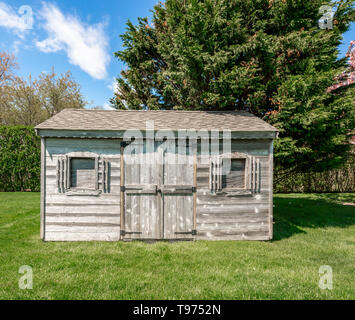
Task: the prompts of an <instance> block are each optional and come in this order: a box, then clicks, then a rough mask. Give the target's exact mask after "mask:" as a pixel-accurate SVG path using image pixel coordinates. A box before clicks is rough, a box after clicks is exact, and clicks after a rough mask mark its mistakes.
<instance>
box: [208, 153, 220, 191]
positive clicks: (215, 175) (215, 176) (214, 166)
mask: <svg viewBox="0 0 355 320" xmlns="http://www.w3.org/2000/svg"><path fill="white" fill-rule="evenodd" d="M222 168H223V161H222V158H221V157H218V156H217V157H214V158H212V159H211V161H210V177H209V185H210V190H211V192H218V191H221V190H222Z"/></svg>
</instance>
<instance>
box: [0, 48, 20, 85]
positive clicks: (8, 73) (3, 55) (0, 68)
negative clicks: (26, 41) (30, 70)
mask: <svg viewBox="0 0 355 320" xmlns="http://www.w3.org/2000/svg"><path fill="white" fill-rule="evenodd" d="M16 67H17V62H16V59H15V56H14V55H13V54H10V53H7V52H0V88H1V87H2V86H4V85H5V84H6V83H7V82H8V81H10V80H12V79H13V76H14V69H15V68H16Z"/></svg>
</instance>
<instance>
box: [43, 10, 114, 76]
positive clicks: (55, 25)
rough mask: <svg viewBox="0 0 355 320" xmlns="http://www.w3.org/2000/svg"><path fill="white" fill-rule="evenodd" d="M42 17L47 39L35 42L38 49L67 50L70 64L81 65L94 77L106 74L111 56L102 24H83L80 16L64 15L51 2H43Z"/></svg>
mask: <svg viewBox="0 0 355 320" xmlns="http://www.w3.org/2000/svg"><path fill="white" fill-rule="evenodd" d="M41 17H42V18H43V19H44V20H45V23H44V29H45V30H46V31H47V33H48V38H47V39H45V40H43V41H37V42H36V46H37V47H38V48H39V50H41V51H43V52H57V51H60V50H64V51H65V52H66V54H67V55H68V58H69V62H70V63H71V64H73V65H76V66H79V67H80V68H81V69H82V70H84V71H85V72H87V73H88V74H89V75H91V76H92V77H94V78H95V79H104V78H105V77H106V76H107V67H108V64H109V62H110V56H109V54H108V53H107V49H108V40H107V36H106V34H105V32H104V24H103V23H99V24H96V25H87V24H84V23H82V22H81V21H80V20H79V19H78V18H77V17H74V16H68V15H67V16H65V15H64V14H63V13H62V12H61V11H60V10H59V9H58V8H57V7H56V6H54V5H52V4H43V8H42V10H41Z"/></svg>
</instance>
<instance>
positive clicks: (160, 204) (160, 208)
mask: <svg viewBox="0 0 355 320" xmlns="http://www.w3.org/2000/svg"><path fill="white" fill-rule="evenodd" d="M143 141H146V139H144V140H143ZM154 141H156V140H154ZM127 145H129V143H127V142H121V145H120V240H127V239H126V238H125V236H126V235H127V234H135V233H138V232H127V231H126V230H125V226H126V224H125V221H126V210H125V199H126V195H127V194H128V193H127V191H129V190H131V189H135V188H137V189H138V185H125V159H124V149H125V147H126V146H127ZM155 152H156V153H157V155H158V157H159V161H158V163H156V166H157V168H158V170H157V174H158V177H157V185H149V194H156V195H157V212H158V214H159V215H160V238H158V239H144V238H142V239H141V240H172V239H166V238H165V237H164V197H163V195H164V193H166V194H168V192H170V191H169V190H168V188H167V185H164V184H163V182H164V181H163V180H164V177H163V174H164V150H163V149H162V148H158V149H157V150H156V151H155ZM169 187H171V188H174V185H169ZM175 187H180V188H181V187H184V188H185V189H186V188H190V185H186V186H178V185H175ZM184 188H182V189H184ZM139 189H140V190H141V189H142V186H140V188H139ZM169 189H170V188H169ZM137 194H139V192H137ZM170 194H174V191H173V192H172V193H170ZM175 194H179V193H178V192H176V190H175ZM184 194H185V192H184ZM186 194H190V193H189V192H188V193H186ZM191 194H192V196H193V200H192V219H193V227H192V230H191V232H190V231H186V232H176V234H186V235H188V234H191V237H190V238H186V240H190V239H194V237H195V236H196V235H197V230H196V225H197V155H196V154H194V155H193V184H192V186H191ZM122 226H123V228H122ZM176 239H180V238H176ZM132 240H140V239H139V238H137V239H135V238H134V239H132Z"/></svg>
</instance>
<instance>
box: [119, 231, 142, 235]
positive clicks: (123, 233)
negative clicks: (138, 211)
mask: <svg viewBox="0 0 355 320" xmlns="http://www.w3.org/2000/svg"><path fill="white" fill-rule="evenodd" d="M120 234H121V236H123V237H124V236H125V235H126V234H142V232H134V231H126V230H121V231H120Z"/></svg>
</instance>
